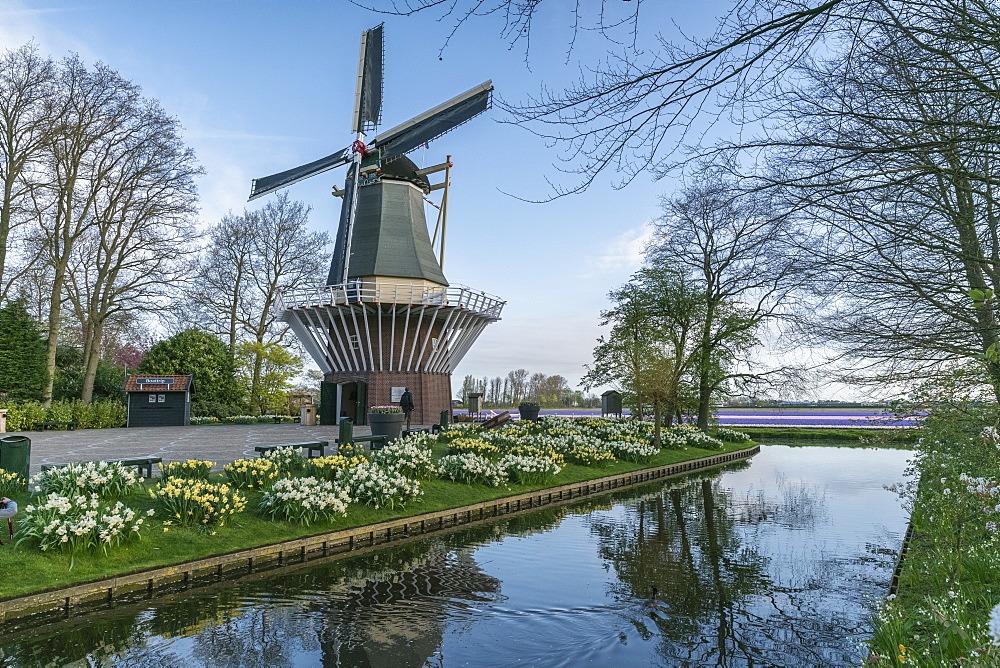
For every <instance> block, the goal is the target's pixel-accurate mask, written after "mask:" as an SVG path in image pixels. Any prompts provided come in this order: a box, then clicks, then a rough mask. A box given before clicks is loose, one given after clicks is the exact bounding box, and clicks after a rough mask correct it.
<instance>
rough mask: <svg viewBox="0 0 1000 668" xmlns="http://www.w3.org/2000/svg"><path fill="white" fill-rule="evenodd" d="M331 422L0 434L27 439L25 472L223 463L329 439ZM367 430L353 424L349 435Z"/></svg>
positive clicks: (333, 436)
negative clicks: (142, 463)
mask: <svg viewBox="0 0 1000 668" xmlns="http://www.w3.org/2000/svg"><path fill="white" fill-rule="evenodd" d="M339 434H340V431H339V427H337V426H336V425H325V426H324V425H316V426H315V427H306V426H302V425H298V424H257V425H232V426H229V425H227V426H208V427H133V428H131V429H78V430H76V431H45V432H17V433H8V434H2V436H27V437H28V438H30V439H31V475H34V474H36V473H38V471H39V470H40V469H41V466H42V464H61V463H65V462H80V461H94V460H98V459H124V458H127V457H162V458H163V461H164V462H174V461H183V460H187V459H206V460H208V461H211V462H215V463H216V468H217V469H220V468H221V467H222V465H223V464H226V463H228V462H231V461H233V460H235V459H243V458H253V457H257V452H255V451H254V446H257V445H278V444H281V443H303V442H306V441H329V442H330V443H331V444H333V442H334V441H335V440H336V439H337V437H338V436H339ZM369 434H371V430H370V429H369V428H368V427H363V426H359V427H355V428H354V435H355V436H366V435H369Z"/></svg>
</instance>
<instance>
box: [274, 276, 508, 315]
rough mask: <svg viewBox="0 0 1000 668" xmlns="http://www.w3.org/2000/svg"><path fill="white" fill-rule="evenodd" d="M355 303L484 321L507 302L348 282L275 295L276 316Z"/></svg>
mask: <svg viewBox="0 0 1000 668" xmlns="http://www.w3.org/2000/svg"><path fill="white" fill-rule="evenodd" d="M359 303H371V304H410V305H422V306H441V307H444V306H448V307H452V308H459V309H464V310H468V311H471V312H473V313H476V314H478V315H481V316H485V317H487V318H492V319H499V318H500V311H501V310H503V307H504V304H506V303H507V302H505V301H503V300H502V299H500V298H499V297H494V296H493V295H489V294H486V293H485V292H479V291H477V290H471V289H469V288H467V287H465V286H464V285H450V286H448V287H436V286H435V287H431V286H424V285H408V284H394V283H372V282H366V281H349V282H347V283H342V284H339V285H323V286H314V287H310V288H298V289H294V290H286V291H284V292H282V293H280V294H279V295H278V301H277V303H276V304H275V310H276V311H277V313H278V314H280V313H281V312H282V311H285V310H286V309H295V308H307V307H315V306H340V305H350V304H359Z"/></svg>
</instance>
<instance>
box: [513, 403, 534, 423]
mask: <svg viewBox="0 0 1000 668" xmlns="http://www.w3.org/2000/svg"><path fill="white" fill-rule="evenodd" d="M517 412H518V413H520V414H521V419H522V420H531V421H532V422H538V407H537V406H527V405H525V404H521V405H520V406H518V407H517Z"/></svg>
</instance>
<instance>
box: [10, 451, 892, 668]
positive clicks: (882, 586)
mask: <svg viewBox="0 0 1000 668" xmlns="http://www.w3.org/2000/svg"><path fill="white" fill-rule="evenodd" d="M908 456H909V453H908V452H907V451H901V450H881V449H857V448H830V447H801V448H796V447H789V446H781V445H769V446H763V447H762V451H761V453H760V455H758V456H757V457H755V458H754V460H753V461H752V462H749V463H740V464H735V465H731V466H729V467H727V468H725V469H716V470H714V471H711V472H706V473H702V474H695V475H691V476H688V477H684V478H675V479H671V480H667V481H661V482H657V483H653V484H650V485H645V486H642V487H637V488H633V489H630V490H625V491H621V492H618V493H615V494H611V495H607V496H603V497H596V498H591V499H587V500H585V501H581V502H578V503H573V504H570V505H566V506H562V507H558V508H549V509H546V510H542V511H537V512H532V513H527V514H523V515H518V516H515V517H508V518H505V519H503V520H495V521H490V522H488V523H483V524H479V525H476V526H470V527H464V528H462V529H460V530H456V531H455V532H453V533H450V534H445V535H437V536H433V537H428V538H425V539H422V540H419V541H413V542H408V543H406V544H403V545H399V546H396V547H390V548H387V549H384V550H380V551H377V552H373V553H370V554H367V555H361V556H354V557H349V558H342V559H339V560H332V561H328V562H326V563H320V564H315V563H313V564H309V565H307V566H303V567H299V568H297V569H291V570H288V571H286V572H279V571H276V572H272V573H267V574H260V575H257V576H255V577H253V578H251V579H245V580H241V581H237V582H230V583H218V584H215V585H212V586H210V587H207V588H204V589H195V590H191V591H188V592H179V593H176V594H171V595H167V596H164V597H162V598H160V599H158V600H155V601H147V602H145V603H142V604H137V605H127V606H122V607H120V608H112V609H107V610H103V611H99V612H95V613H93V614H91V615H88V616H86V617H83V618H78V619H69V620H65V621H63V622H57V623H55V624H51V625H48V626H45V627H41V628H38V629H34V630H31V631H18V632H15V633H13V634H4V635H2V636H0V665H2V666H12V667H13V666H34V665H58V666H62V665H79V666H86V665H90V666H184V667H185V668H191V667H193V666H423V665H432V666H439V665H440V666H466V665H468V666H510V665H527V666H580V665H594V666H610V665H618V666H655V665H659V666H685V665H690V666H765V665H767V666H793V665H794V666H849V665H857V664H860V663H862V662H863V661H864V658H865V655H866V650H865V648H864V641H865V639H866V637H867V634H868V633H869V632H870V627H869V623H868V619H867V617H868V615H869V611H870V610H871V607H872V604H873V602H875V601H877V600H878V599H880V598H883V597H884V596H885V595H886V593H887V589H888V586H889V582H890V580H891V577H892V570H893V567H894V565H895V559H896V554H897V552H898V549H899V545H900V542H901V540H902V536H903V534H904V532H905V524H906V516H905V513H904V511H903V510H902V509H901V508H900V506H899V501H898V499H897V497H896V496H895V495H894V494H893V493H891V492H888V491H886V490H885V489H884V488H883V487H884V485H888V484H892V483H893V482H896V481H899V480H901V479H902V475H903V469H904V467H905V464H906V459H907V457H908ZM654 587H655V588H656V589H658V594H657V596H655V597H653V596H652V594H651V592H652V588H654Z"/></svg>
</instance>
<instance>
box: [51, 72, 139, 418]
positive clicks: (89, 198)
mask: <svg viewBox="0 0 1000 668" xmlns="http://www.w3.org/2000/svg"><path fill="white" fill-rule="evenodd" d="M57 87H58V90H57V94H56V97H55V99H54V100H53V104H52V107H51V109H49V111H48V114H49V115H50V118H51V119H52V123H53V130H52V141H51V144H50V147H51V153H50V157H49V164H47V165H46V169H47V171H48V174H49V187H48V189H47V193H46V194H45V197H44V200H42V206H41V207H40V213H41V217H40V222H41V230H40V238H41V242H42V247H43V249H44V258H45V260H46V262H48V264H49V265H50V266H51V267H52V285H51V291H50V294H49V298H48V302H49V304H48V319H49V324H48V370H49V375H50V380H49V387H48V388H47V390H46V399H47V401H50V400H51V397H52V378H51V376H52V375H53V373H54V371H55V365H56V347H57V346H58V343H59V341H58V339H59V325H60V319H61V315H62V305H63V300H64V299H65V287H66V279H67V274H68V272H69V267H70V262H71V260H72V257H73V253H74V249H75V247H76V245H77V243H78V242H79V241H80V239H81V238H83V237H84V236H85V235H86V234H87V233H88V232H89V231H90V230H91V229H93V228H94V227H96V226H97V224H98V222H99V219H98V217H97V216H98V213H97V210H96V209H97V206H98V204H99V202H100V200H101V197H102V196H103V194H104V191H105V189H106V188H107V187H108V183H109V180H111V179H114V178H117V176H118V174H119V171H120V168H121V167H122V164H123V163H125V162H127V161H128V160H129V159H130V157H131V156H130V155H129V154H128V152H127V151H122V150H120V146H121V145H123V144H126V143H127V142H128V140H129V139H130V138H131V136H132V135H133V133H135V132H137V131H141V129H142V126H143V125H144V122H145V119H144V118H143V116H142V109H143V106H142V103H141V97H140V91H139V88H138V86H136V85H135V84H133V83H131V82H129V81H126V80H125V79H123V78H122V77H121V76H119V75H118V73H117V72H115V71H113V70H112V69H110V68H109V67H107V66H106V65H104V64H101V63H98V64H97V65H96V66H95V67H94V68H93V70H88V69H87V68H86V66H85V65H84V64H83V62H82V61H81V60H80V59H79V57H78V56H72V57H70V58H66V59H65V60H63V62H62V63H61V65H60V67H59V71H58V73H57Z"/></svg>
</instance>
